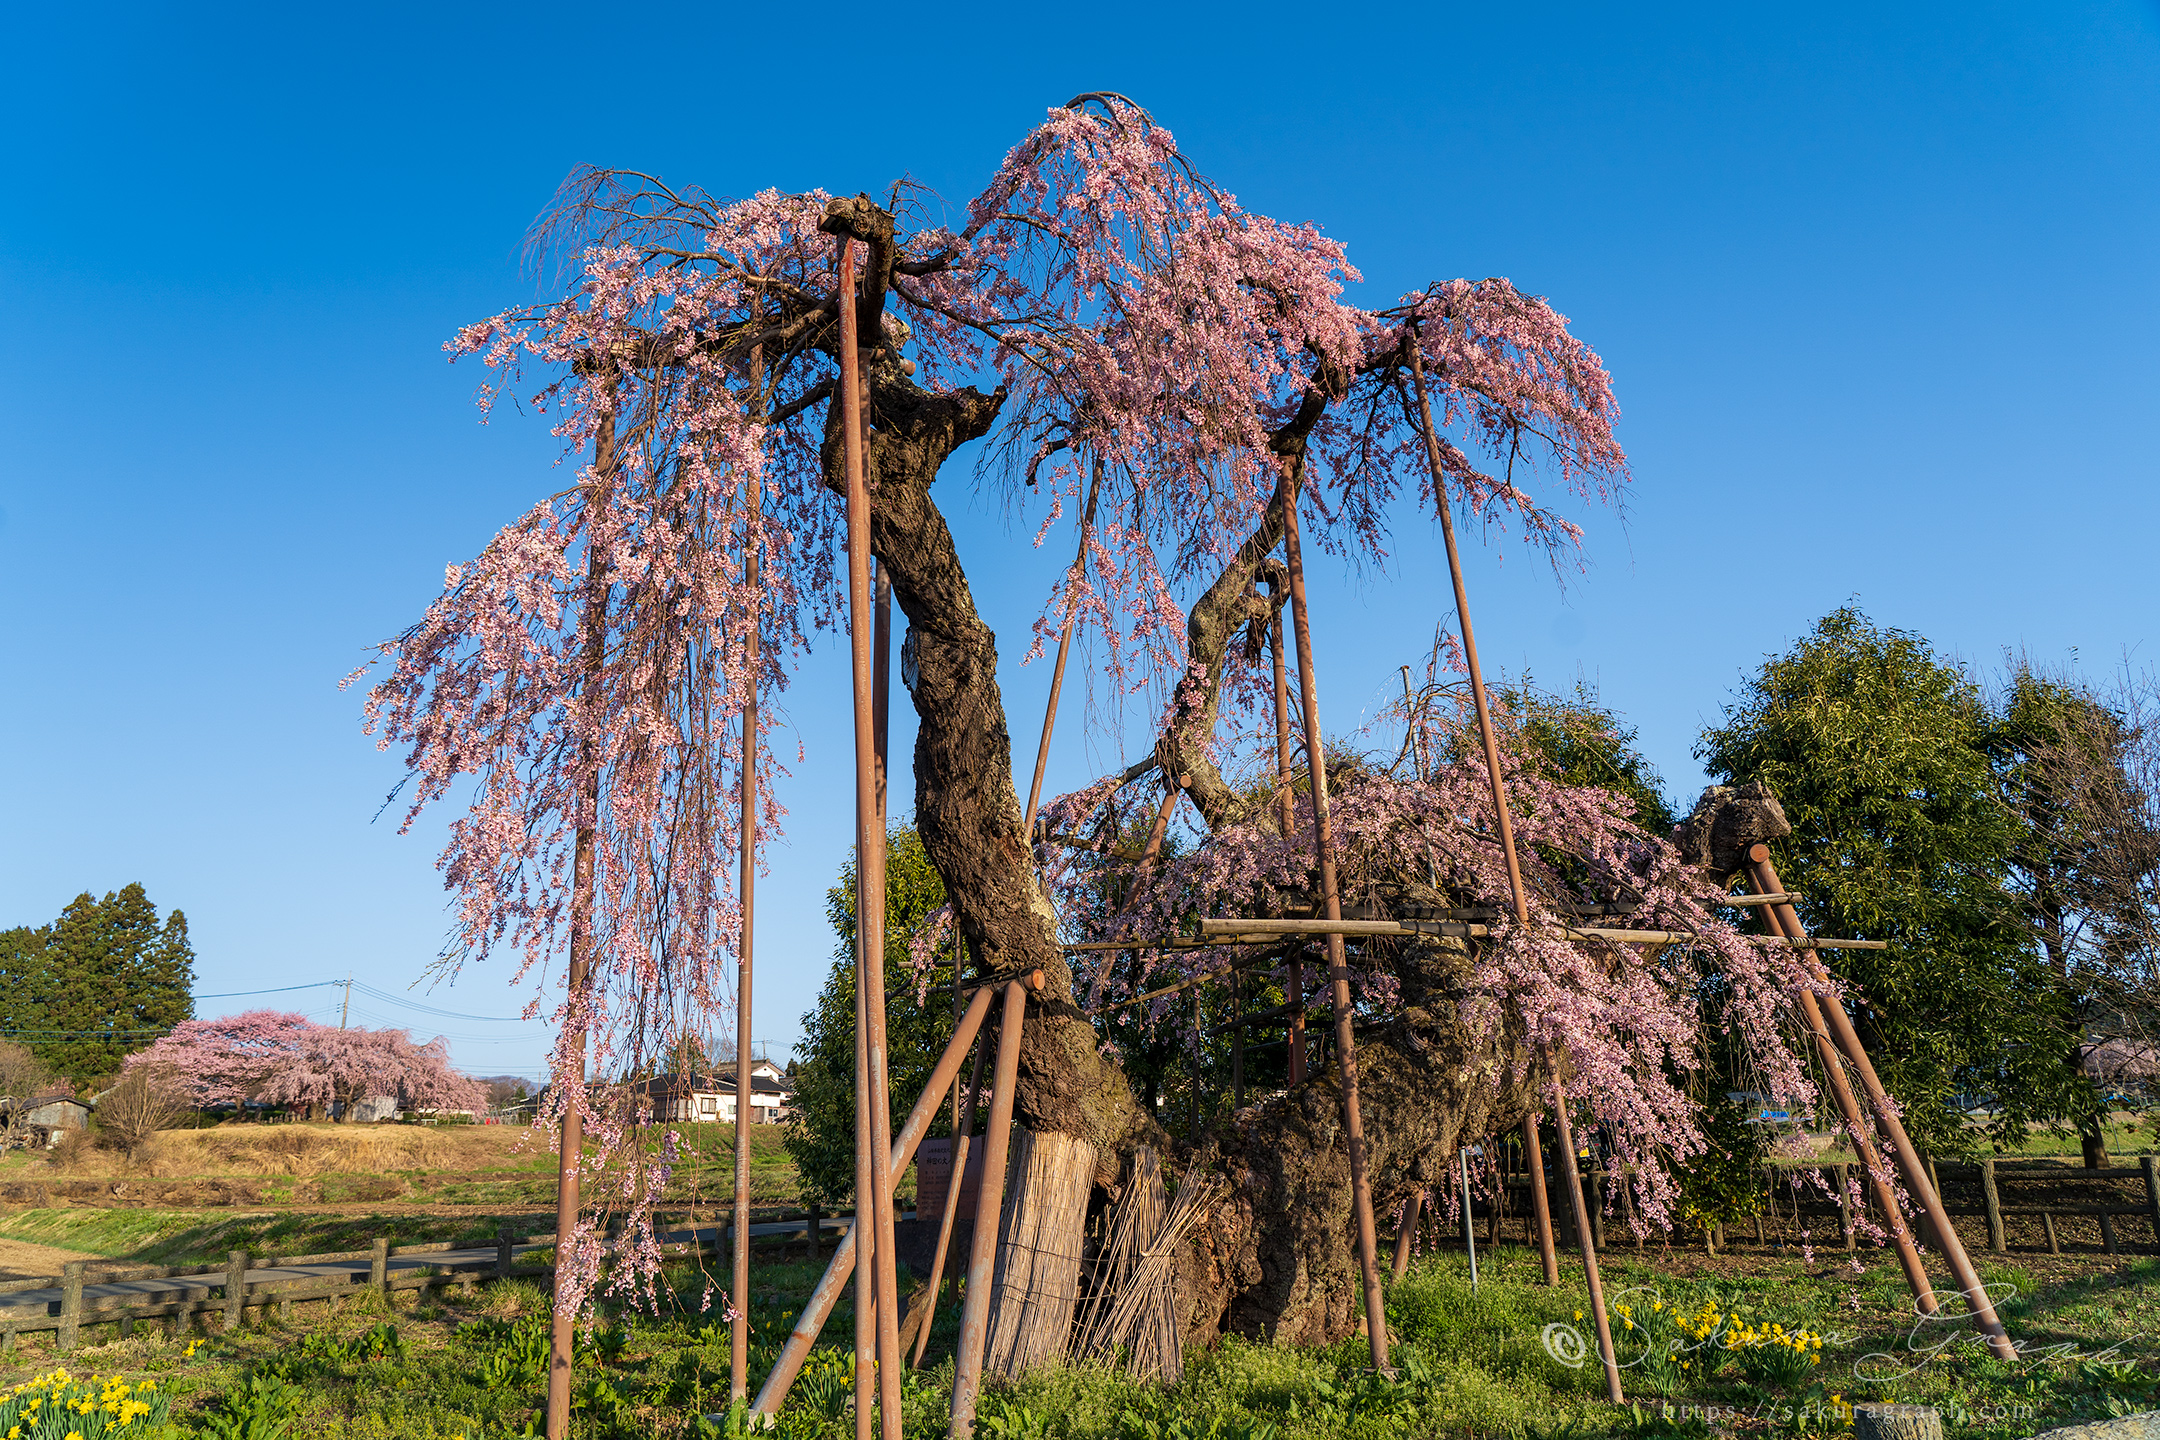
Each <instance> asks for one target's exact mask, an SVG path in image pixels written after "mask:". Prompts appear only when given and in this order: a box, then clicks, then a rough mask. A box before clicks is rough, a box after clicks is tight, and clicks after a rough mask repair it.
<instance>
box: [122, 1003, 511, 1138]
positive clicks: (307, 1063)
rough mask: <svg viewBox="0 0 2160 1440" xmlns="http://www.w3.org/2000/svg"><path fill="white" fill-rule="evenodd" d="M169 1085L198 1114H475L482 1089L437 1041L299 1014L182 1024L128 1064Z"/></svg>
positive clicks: (260, 1013)
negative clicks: (219, 1110) (386, 1108)
mask: <svg viewBox="0 0 2160 1440" xmlns="http://www.w3.org/2000/svg"><path fill="white" fill-rule="evenodd" d="M128 1064H129V1066H130V1067H131V1068H132V1067H150V1068H153V1069H156V1070H157V1071H158V1072H159V1073H161V1074H165V1075H169V1076H172V1077H173V1078H174V1080H175V1081H176V1083H178V1084H179V1085H180V1086H182V1087H183V1088H184V1089H185V1090H186V1091H187V1093H188V1096H189V1098H190V1099H192V1100H193V1101H194V1102H195V1103H196V1104H197V1105H237V1104H241V1103H244V1102H248V1101H255V1102H260V1103H263V1104H269V1105H293V1106H303V1107H308V1108H320V1109H322V1110H324V1111H326V1112H328V1111H330V1110H332V1109H333V1108H337V1109H339V1110H341V1112H342V1114H343V1115H344V1116H345V1118H347V1119H351V1118H352V1117H353V1115H354V1111H355V1106H356V1103H357V1102H359V1101H362V1100H366V1099H369V1098H372V1097H374V1096H387V1097H389V1098H391V1099H393V1100H395V1101H397V1102H398V1106H399V1108H400V1109H439V1110H480V1109H483V1108H485V1106H486V1103H487V1095H486V1090H485V1088H484V1087H483V1086H482V1085H481V1084H480V1083H479V1082H478V1081H476V1080H473V1079H471V1078H470V1077H468V1076H466V1075H462V1074H460V1073H459V1072H458V1071H456V1070H455V1069H453V1068H452V1067H451V1065H450V1047H449V1044H448V1042H447V1041H445V1040H443V1039H442V1038H441V1037H437V1038H436V1039H433V1040H430V1041H428V1042H426V1043H425V1044H417V1043H415V1042H414V1040H413V1039H412V1037H411V1036H410V1035H409V1034H407V1033H406V1032H405V1031H403V1030H394V1029H383V1030H368V1029H361V1028H351V1029H347V1028H342V1027H338V1026H332V1025H318V1024H316V1023H314V1022H313V1021H311V1020H309V1019H307V1018H306V1017H305V1016H302V1015H295V1014H291V1013H288V1012H283V1011H276V1010H250V1011H247V1012H245V1013H244V1014H240V1015H235V1016H230V1017H228V1018H226V1019H222V1020H188V1021H184V1022H182V1023H181V1024H180V1025H178V1026H176V1027H174V1029H173V1032H172V1033H171V1034H170V1035H165V1036H161V1037H160V1038H159V1039H158V1040H157V1041H155V1042H154V1043H153V1044H151V1045H150V1047H149V1048H148V1049H145V1050H142V1051H139V1052H137V1053H136V1054H135V1055H132V1056H130V1057H129V1059H128Z"/></svg>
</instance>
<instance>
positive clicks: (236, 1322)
mask: <svg viewBox="0 0 2160 1440" xmlns="http://www.w3.org/2000/svg"><path fill="white" fill-rule="evenodd" d="M247 1272H248V1256H247V1251H245V1250H228V1251H226V1252H225V1330H226V1333H228V1334H230V1333H231V1332H233V1331H235V1330H237V1329H239V1328H240V1311H241V1308H242V1307H243V1306H245V1305H246V1304H247Z"/></svg>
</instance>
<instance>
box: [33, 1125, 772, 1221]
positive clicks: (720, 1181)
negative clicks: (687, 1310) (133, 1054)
mask: <svg viewBox="0 0 2160 1440" xmlns="http://www.w3.org/2000/svg"><path fill="white" fill-rule="evenodd" d="M680 1133H681V1134H682V1136H683V1138H684V1140H685V1142H686V1143H687V1145H688V1147H689V1148H688V1151H687V1153H686V1154H685V1155H684V1156H683V1157H682V1160H681V1163H679V1164H678V1165H677V1167H676V1171H675V1176H674V1178H673V1180H672V1181H671V1182H670V1183H669V1186H668V1192H667V1196H666V1202H667V1203H668V1204H670V1205H673V1206H704V1205H713V1204H719V1203H723V1202H724V1201H725V1200H726V1198H727V1197H728V1196H730V1195H731V1194H732V1193H733V1188H734V1173H735V1171H734V1166H735V1161H734V1147H735V1135H734V1127H733V1126H732V1125H686V1126H683V1127H681V1128H680ZM781 1138H782V1132H781V1129H780V1127H778V1126H757V1127H754V1128H753V1129H752V1130H751V1132H750V1143H751V1165H750V1184H751V1193H752V1195H753V1197H754V1198H755V1200H756V1202H757V1203H759V1204H763V1205H772V1204H788V1203H792V1202H793V1201H794V1200H795V1199H796V1196H797V1190H798V1184H797V1179H796V1172H795V1165H794V1162H793V1161H792V1160H790V1159H789V1158H788V1155H787V1152H786V1151H785V1150H784V1149H783V1148H782V1147H781ZM554 1198H555V1153H554V1150H553V1149H552V1148H551V1146H550V1145H549V1144H548V1140H547V1137H546V1136H545V1135H544V1134H541V1133H538V1132H535V1131H533V1130H530V1129H528V1128H526V1127H523V1126H508V1125H452V1126H443V1127H439V1128H438V1127H433V1126H418V1125H336V1124H327V1123H324V1124H287V1125H240V1124H225V1125H218V1126H214V1127H211V1128H208V1129H203V1130H168V1131H166V1132H164V1133H163V1134H161V1135H159V1136H158V1137H157V1138H156V1139H155V1140H154V1141H152V1142H151V1144H150V1146H149V1147H148V1149H147V1150H146V1151H145V1153H143V1154H141V1155H138V1156H135V1157H132V1158H131V1157H129V1156H125V1155H122V1154H120V1153H118V1152H116V1151H112V1150H106V1149H102V1148H99V1147H96V1146H94V1145H75V1146H70V1147H67V1148H65V1149H63V1150H60V1151H53V1152H24V1151H16V1152H13V1153H11V1154H9V1155H8V1156H6V1157H5V1158H4V1159H0V1201H5V1202H11V1203H14V1204H22V1205H52V1204H63V1203H68V1202H71V1201H75V1202H81V1203H88V1204H94V1205H114V1204H121V1205H126V1204H144V1205H151V1206H159V1207H162V1208H166V1209H179V1208H187V1207H191V1206H220V1207H223V1206H233V1205H241V1206H248V1207H258V1206H297V1205H400V1204H402V1205H433V1206H455V1205H471V1206H491V1207H508V1208H524V1207H537V1208H540V1209H550V1208H552V1207H553V1204H554Z"/></svg>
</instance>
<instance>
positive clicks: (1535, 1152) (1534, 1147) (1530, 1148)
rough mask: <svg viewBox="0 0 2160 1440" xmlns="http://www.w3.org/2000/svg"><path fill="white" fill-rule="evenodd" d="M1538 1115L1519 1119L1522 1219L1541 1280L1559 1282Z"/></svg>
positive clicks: (1558, 1267)
mask: <svg viewBox="0 0 2160 1440" xmlns="http://www.w3.org/2000/svg"><path fill="white" fill-rule="evenodd" d="M1537 1132H1538V1118H1537V1116H1536V1115H1531V1116H1530V1117H1529V1118H1527V1119H1525V1120H1524V1121H1523V1122H1522V1133H1523V1164H1524V1167H1525V1168H1526V1169H1527V1170H1529V1172H1530V1214H1529V1215H1528V1216H1527V1217H1525V1220H1524V1223H1525V1225H1526V1226H1529V1227H1530V1228H1532V1229H1533V1231H1534V1233H1535V1238H1536V1240H1537V1247H1538V1259H1539V1260H1540V1261H1541V1262H1543V1264H1544V1267H1545V1283H1546V1284H1547V1285H1558V1284H1559V1283H1560V1255H1559V1251H1558V1249H1557V1248H1556V1247H1555V1246H1554V1245H1553V1226H1552V1206H1551V1204H1550V1203H1549V1202H1548V1200H1547V1198H1546V1195H1545V1155H1544V1148H1543V1147H1542V1146H1540V1145H1539V1144H1538V1133H1537Z"/></svg>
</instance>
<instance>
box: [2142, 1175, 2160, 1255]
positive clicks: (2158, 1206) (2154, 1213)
mask: <svg viewBox="0 0 2160 1440" xmlns="http://www.w3.org/2000/svg"><path fill="white" fill-rule="evenodd" d="M2138 1169H2140V1170H2142V1171H2143V1172H2144V1173H2145V1212H2146V1214H2148V1215H2150V1216H2151V1217H2152V1227H2153V1243H2154V1244H2155V1245H2160V1158H2156V1157H2154V1156H2151V1155H2144V1156H2140V1157H2139V1159H2138Z"/></svg>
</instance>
